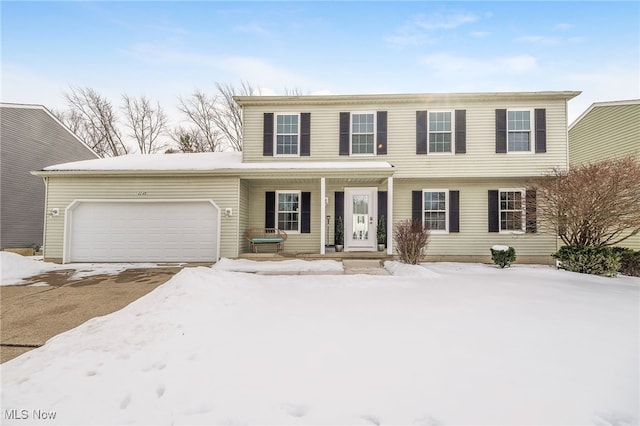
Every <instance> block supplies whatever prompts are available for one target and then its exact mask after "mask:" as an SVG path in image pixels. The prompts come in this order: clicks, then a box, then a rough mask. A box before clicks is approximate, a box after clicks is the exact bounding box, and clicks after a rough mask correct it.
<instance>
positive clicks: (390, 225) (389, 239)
mask: <svg viewBox="0 0 640 426" xmlns="http://www.w3.org/2000/svg"><path fill="white" fill-rule="evenodd" d="M387 254H388V255H390V256H391V255H393V177H391V176H389V177H388V178H387Z"/></svg>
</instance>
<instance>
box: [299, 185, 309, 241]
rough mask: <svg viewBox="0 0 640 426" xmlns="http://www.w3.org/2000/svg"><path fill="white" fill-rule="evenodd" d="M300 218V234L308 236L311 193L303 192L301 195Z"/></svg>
mask: <svg viewBox="0 0 640 426" xmlns="http://www.w3.org/2000/svg"><path fill="white" fill-rule="evenodd" d="M301 197H302V200H300V201H301V203H300V204H301V210H302V214H301V218H300V232H301V233H303V234H309V233H310V232H311V193H310V192H303V193H302V194H301Z"/></svg>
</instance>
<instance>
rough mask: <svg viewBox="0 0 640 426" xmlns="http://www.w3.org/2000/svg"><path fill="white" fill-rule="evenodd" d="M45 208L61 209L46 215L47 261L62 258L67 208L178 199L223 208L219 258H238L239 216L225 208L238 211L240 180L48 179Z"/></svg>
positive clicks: (233, 178)
mask: <svg viewBox="0 0 640 426" xmlns="http://www.w3.org/2000/svg"><path fill="white" fill-rule="evenodd" d="M48 182H49V183H48V191H47V200H46V209H47V211H51V209H53V208H58V209H59V211H60V214H59V215H58V216H50V215H49V216H47V218H46V224H45V247H44V256H45V258H46V259H49V260H55V261H60V260H61V259H62V257H63V245H64V223H65V209H66V208H67V207H68V206H69V205H70V204H71V203H72V202H73V201H74V200H78V199H94V200H95V199H100V200H103V199H119V200H127V199H132V200H139V199H149V200H152V199H157V200H177V199H213V201H214V202H215V203H216V205H217V206H218V207H219V208H220V232H221V234H220V256H221V257H236V256H237V255H238V225H239V215H238V214H233V215H232V216H231V217H226V216H225V214H224V210H225V208H232V209H233V211H234V212H238V211H239V207H240V205H239V199H238V197H239V192H240V190H239V186H240V184H239V179H238V178H236V177H203V176H193V177H181V176H141V177H135V176H111V177H92V176H74V177H62V176H60V177H58V176H52V177H49V178H48ZM139 193H144V195H140V196H139V195H138V194H139Z"/></svg>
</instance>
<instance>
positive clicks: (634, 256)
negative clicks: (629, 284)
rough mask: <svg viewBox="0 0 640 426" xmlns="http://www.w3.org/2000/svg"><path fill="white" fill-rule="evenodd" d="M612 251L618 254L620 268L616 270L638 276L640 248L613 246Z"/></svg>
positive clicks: (639, 275) (639, 270)
mask: <svg viewBox="0 0 640 426" xmlns="http://www.w3.org/2000/svg"><path fill="white" fill-rule="evenodd" d="M613 251H614V252H615V253H619V254H620V269H619V270H618V272H620V273H621V274H624V275H629V276H632V277H640V250H632V249H630V248H625V247H614V248H613Z"/></svg>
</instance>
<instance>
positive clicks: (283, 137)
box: [276, 114, 298, 155]
mask: <svg viewBox="0 0 640 426" xmlns="http://www.w3.org/2000/svg"><path fill="white" fill-rule="evenodd" d="M276 154H293V155H295V154H298V116H297V115H293V114H289V115H278V116H276Z"/></svg>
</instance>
